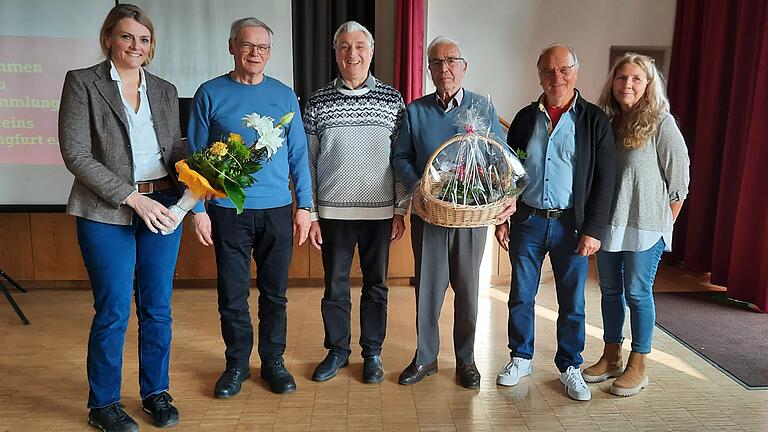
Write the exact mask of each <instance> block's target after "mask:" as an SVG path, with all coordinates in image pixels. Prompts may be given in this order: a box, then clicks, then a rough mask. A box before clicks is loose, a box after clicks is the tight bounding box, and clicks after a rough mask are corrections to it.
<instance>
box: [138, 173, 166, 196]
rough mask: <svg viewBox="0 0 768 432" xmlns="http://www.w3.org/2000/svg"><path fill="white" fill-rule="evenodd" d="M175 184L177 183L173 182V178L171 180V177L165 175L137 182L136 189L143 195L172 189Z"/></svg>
mask: <svg viewBox="0 0 768 432" xmlns="http://www.w3.org/2000/svg"><path fill="white" fill-rule="evenodd" d="M174 186H175V185H174V184H173V180H171V178H170V177H168V176H165V177H163V178H159V179H155V180H147V181H140V182H137V183H136V190H137V191H138V192H139V193H140V194H142V195H147V194H151V193H153V192H158V191H164V190H168V189H172V188H173V187H174Z"/></svg>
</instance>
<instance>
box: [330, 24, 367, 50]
mask: <svg viewBox="0 0 768 432" xmlns="http://www.w3.org/2000/svg"><path fill="white" fill-rule="evenodd" d="M358 31H359V32H363V34H364V35H365V37H366V38H368V48H373V35H372V34H371V32H369V31H368V29H367V28H365V26H364V25H362V24H360V23H359V22H357V21H347V22H345V23H344V24H342V25H340V26H339V28H338V29H337V30H336V33H334V34H333V49H336V48H337V44H338V42H339V36H341V34H342V33H350V32H358Z"/></svg>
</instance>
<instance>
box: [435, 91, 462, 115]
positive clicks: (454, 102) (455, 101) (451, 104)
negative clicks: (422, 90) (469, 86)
mask: <svg viewBox="0 0 768 432" xmlns="http://www.w3.org/2000/svg"><path fill="white" fill-rule="evenodd" d="M435 99H437V106H439V107H440V108H441V109H442V110H443V111H445V112H448V111H450V110H452V109H454V108H458V107H459V105H461V101H462V100H464V87H462V88H460V89H459V91H457V92H456V94H455V95H453V97H451V99H450V100H449V101H448V103H447V104H446V103H445V102H443V100H442V99H441V98H440V95H439V94H438V93H437V92H435Z"/></svg>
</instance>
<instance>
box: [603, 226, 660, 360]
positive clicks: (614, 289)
mask: <svg viewBox="0 0 768 432" xmlns="http://www.w3.org/2000/svg"><path fill="white" fill-rule="evenodd" d="M662 252H664V240H663V239H659V241H658V242H657V243H656V244H655V245H653V246H652V247H651V248H650V249H648V250H646V251H642V252H605V251H602V250H601V251H598V252H597V273H598V275H599V277H600V291H601V292H602V299H601V300H600V306H601V307H602V310H603V329H604V330H603V340H604V341H605V343H621V342H622V341H623V340H624V334H623V328H624V316H625V310H626V305H629V315H630V325H631V327H632V351H635V352H637V353H640V354H648V353H649V352H651V340H652V339H653V325H654V323H655V322H656V305H655V303H654V302H653V281H654V280H655V279H656V270H657V269H658V267H659V260H660V259H661V254H662Z"/></svg>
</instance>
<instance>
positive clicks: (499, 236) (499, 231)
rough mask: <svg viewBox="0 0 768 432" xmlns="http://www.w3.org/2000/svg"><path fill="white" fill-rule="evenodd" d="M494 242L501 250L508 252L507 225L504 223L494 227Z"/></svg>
mask: <svg viewBox="0 0 768 432" xmlns="http://www.w3.org/2000/svg"><path fill="white" fill-rule="evenodd" d="M495 235H496V241H497V242H499V246H501V248H502V249H504V250H505V251H507V252H509V225H508V224H506V223H503V224H499V225H496V234H495Z"/></svg>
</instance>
